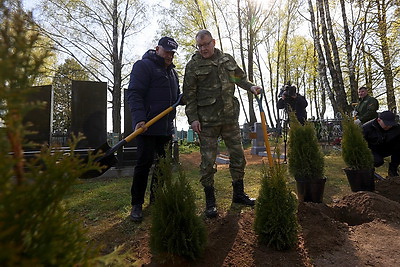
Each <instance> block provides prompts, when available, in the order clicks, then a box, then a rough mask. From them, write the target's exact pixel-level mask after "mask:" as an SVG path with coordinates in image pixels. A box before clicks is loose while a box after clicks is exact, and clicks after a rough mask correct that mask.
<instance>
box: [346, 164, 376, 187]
mask: <svg viewBox="0 0 400 267" xmlns="http://www.w3.org/2000/svg"><path fill="white" fill-rule="evenodd" d="M343 170H344V172H345V173H346V176H347V180H348V181H349V184H350V188H351V191H353V192H358V191H374V190H375V180H374V169H370V170H352V169H349V168H344V169H343Z"/></svg>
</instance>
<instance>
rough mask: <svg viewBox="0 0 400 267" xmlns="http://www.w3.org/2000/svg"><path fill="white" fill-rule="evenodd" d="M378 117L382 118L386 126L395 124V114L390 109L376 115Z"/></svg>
mask: <svg viewBox="0 0 400 267" xmlns="http://www.w3.org/2000/svg"><path fill="white" fill-rule="evenodd" d="M378 118H379V119H381V120H383V123H385V125H386V126H393V125H396V124H397V123H396V116H395V115H394V113H393V112H391V111H390V110H386V111H383V112H381V113H380V114H379V116H378Z"/></svg>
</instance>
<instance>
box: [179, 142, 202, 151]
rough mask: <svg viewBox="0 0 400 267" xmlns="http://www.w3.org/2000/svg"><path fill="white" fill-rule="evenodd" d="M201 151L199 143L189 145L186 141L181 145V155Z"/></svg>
mask: <svg viewBox="0 0 400 267" xmlns="http://www.w3.org/2000/svg"><path fill="white" fill-rule="evenodd" d="M199 150H200V147H199V144H198V143H188V142H187V141H186V140H184V141H183V142H182V143H181V144H179V153H181V154H190V153H192V152H195V151H199Z"/></svg>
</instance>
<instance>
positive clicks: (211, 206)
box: [204, 186, 218, 218]
mask: <svg viewBox="0 0 400 267" xmlns="http://www.w3.org/2000/svg"><path fill="white" fill-rule="evenodd" d="M204 193H205V195H206V210H205V211H204V214H205V215H206V217H207V218H214V217H217V215H218V211H217V207H216V205H215V195H214V187H212V186H206V187H204Z"/></svg>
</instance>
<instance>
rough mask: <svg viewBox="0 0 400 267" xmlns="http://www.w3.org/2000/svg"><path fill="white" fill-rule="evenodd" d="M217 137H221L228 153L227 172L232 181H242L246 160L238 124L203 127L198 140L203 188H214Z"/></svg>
mask: <svg viewBox="0 0 400 267" xmlns="http://www.w3.org/2000/svg"><path fill="white" fill-rule="evenodd" d="M218 137H222V139H223V140H224V142H225V145H226V147H227V149H228V153H229V171H230V174H231V176H232V181H233V182H236V181H238V180H243V177H244V168H245V167H246V159H245V157H244V152H243V146H242V141H241V140H242V138H241V135H240V128H239V124H238V123H236V124H225V125H220V126H203V127H202V128H201V132H200V134H199V139H200V153H201V164H200V175H201V178H200V182H201V184H202V185H203V186H214V173H216V172H217V167H216V163H215V160H216V158H217V149H218Z"/></svg>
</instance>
